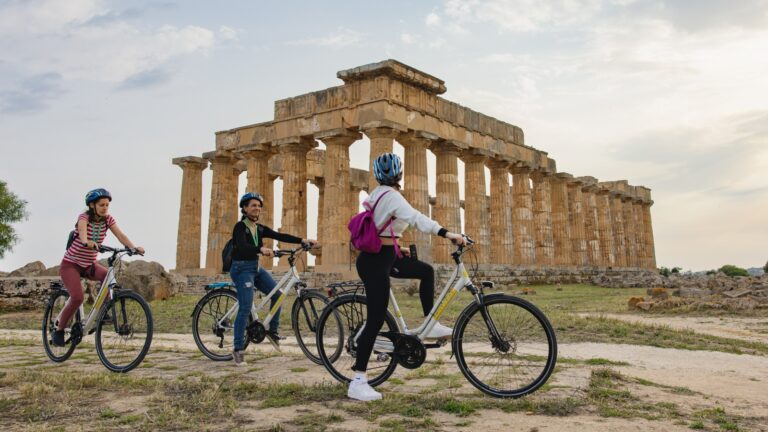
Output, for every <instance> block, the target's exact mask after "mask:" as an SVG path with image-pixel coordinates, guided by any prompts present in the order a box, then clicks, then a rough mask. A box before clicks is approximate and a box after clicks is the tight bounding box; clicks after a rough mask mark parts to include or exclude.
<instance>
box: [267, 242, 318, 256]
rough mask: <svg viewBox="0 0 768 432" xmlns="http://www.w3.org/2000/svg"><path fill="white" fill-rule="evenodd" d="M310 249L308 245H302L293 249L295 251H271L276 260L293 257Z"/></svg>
mask: <svg viewBox="0 0 768 432" xmlns="http://www.w3.org/2000/svg"><path fill="white" fill-rule="evenodd" d="M310 249H312V245H311V244H309V243H302V244H301V246H299V247H297V248H295V249H275V250H273V251H272V253H273V254H274V255H275V257H276V258H280V257H284V256H286V255H291V256H294V255H296V254H298V253H299V252H307V251H309V250H310Z"/></svg>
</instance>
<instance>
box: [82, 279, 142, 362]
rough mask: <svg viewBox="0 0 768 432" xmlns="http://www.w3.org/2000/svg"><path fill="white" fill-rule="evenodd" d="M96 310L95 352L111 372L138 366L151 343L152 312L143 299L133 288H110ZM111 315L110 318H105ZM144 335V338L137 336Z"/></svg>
mask: <svg viewBox="0 0 768 432" xmlns="http://www.w3.org/2000/svg"><path fill="white" fill-rule="evenodd" d="M113 292H114V298H113V299H111V300H109V301H108V302H107V303H106V305H105V306H104V307H103V308H102V310H101V311H100V313H99V321H98V323H97V324H96V353H97V354H98V355H99V360H101V363H102V364H103V365H104V367H106V368H107V369H109V370H110V371H112V372H119V373H125V372H128V371H130V370H132V369H134V368H135V367H136V366H138V365H139V364H140V363H141V362H142V360H144V357H145V356H146V355H147V352H149V347H150V345H151V344H152V332H153V321H152V312H151V311H150V309H149V305H148V304H147V302H146V301H145V300H144V298H143V297H142V296H141V295H139V294H138V293H135V292H133V291H116V290H115V291H113ZM107 318H111V321H107ZM142 335H143V336H144V339H143V341H142V340H140V339H139V338H140V337H141V336H142Z"/></svg>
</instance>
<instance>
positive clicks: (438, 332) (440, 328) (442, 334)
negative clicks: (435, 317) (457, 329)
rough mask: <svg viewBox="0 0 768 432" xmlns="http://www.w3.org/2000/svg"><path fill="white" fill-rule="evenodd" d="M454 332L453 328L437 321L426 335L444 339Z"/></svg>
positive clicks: (430, 337) (431, 337)
mask: <svg viewBox="0 0 768 432" xmlns="http://www.w3.org/2000/svg"><path fill="white" fill-rule="evenodd" d="M452 334H453V329H452V328H450V327H446V326H444V325H442V324H440V322H439V321H438V322H436V323H435V325H434V327H432V330H430V331H429V333H428V334H427V335H426V336H425V337H424V338H425V339H444V338H449V337H451V335H452Z"/></svg>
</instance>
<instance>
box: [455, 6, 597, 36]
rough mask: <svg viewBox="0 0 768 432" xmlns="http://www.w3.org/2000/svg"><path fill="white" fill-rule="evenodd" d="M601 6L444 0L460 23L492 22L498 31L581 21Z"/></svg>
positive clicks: (525, 29)
mask: <svg viewBox="0 0 768 432" xmlns="http://www.w3.org/2000/svg"><path fill="white" fill-rule="evenodd" d="M600 6H601V2H600V1H599V0H555V1H538V0H487V1H479V0H469V1H466V0H447V1H446V2H445V8H444V9H445V14H446V15H447V16H448V17H451V18H453V19H455V20H457V21H458V22H460V23H485V22H491V23H493V24H495V25H496V26H497V27H498V29H499V30H500V31H513V32H529V31H534V30H539V29H541V28H543V27H545V26H563V25H571V24H577V23H582V22H584V21H586V20H588V19H589V18H590V17H592V16H594V15H595V14H596V13H597V12H599V10H600Z"/></svg>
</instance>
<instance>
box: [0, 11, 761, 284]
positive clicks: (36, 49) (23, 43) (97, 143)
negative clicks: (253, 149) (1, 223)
mask: <svg viewBox="0 0 768 432" xmlns="http://www.w3.org/2000/svg"><path fill="white" fill-rule="evenodd" d="M766 53H768V0H752V1H748V0H732V1H727V2H726V1H715V0H688V1H686V0H676V1H672V0H666V1H665V0H556V1H539V0H536V1H534V0H487V1H479V0H467V1H458V0H445V1H436V0H412V1H401V0H391V1H388V2H341V1H323V2H311V1H290V0H286V1H281V2H274V1H234V0H233V1H223V2H215V3H213V2H209V1H202V0H200V1H194V0H192V1H183V2H182V1H176V2H174V1H130V2H117V1H101V0H67V1H58V0H24V1H16V0H0V179H1V180H3V181H5V182H6V183H7V184H8V188H9V189H10V190H11V191H13V192H14V193H16V194H17V195H18V196H19V197H21V198H22V199H24V200H26V201H27V202H28V206H27V208H28V213H29V214H28V218H27V219H26V220H25V221H22V222H20V223H17V224H15V225H14V227H15V228H16V230H17V233H18V235H19V237H20V239H21V240H20V242H19V243H18V244H16V245H15V247H14V248H13V250H12V251H11V252H9V253H6V255H5V257H4V258H3V259H0V271H6V272H7V271H11V270H13V269H15V268H17V267H20V266H22V265H24V264H26V263H28V262H30V261H35V260H41V261H43V262H44V263H45V264H46V265H47V266H52V265H56V264H58V263H59V262H60V260H61V257H62V255H63V252H64V245H65V236H66V234H67V233H68V231H69V230H70V229H71V227H73V226H74V223H75V222H76V220H77V215H78V214H79V213H80V212H81V211H82V210H83V209H84V206H83V197H84V195H85V193H86V192H87V191H88V190H90V189H93V188H96V187H105V188H107V189H109V190H110V191H111V192H112V194H113V196H114V197H115V199H114V201H113V202H112V206H111V210H110V211H111V214H112V215H113V216H114V217H115V218H116V220H117V222H118V224H119V226H120V227H121V228H122V230H123V231H124V232H125V233H126V234H128V236H129V237H130V238H131V239H132V240H133V241H134V243H136V244H137V245H141V246H144V247H145V248H146V250H147V256H146V257H145V259H148V260H152V261H157V262H160V263H161V264H163V265H164V266H165V267H166V268H173V267H174V265H175V252H176V237H177V230H178V212H179V199H180V190H181V169H179V168H178V167H176V166H174V165H172V164H171V159H172V158H174V157H178V156H187V155H200V154H201V153H203V152H206V151H210V150H212V149H213V148H214V133H215V132H216V131H220V130H226V129H230V128H234V127H238V126H243V125H248V124H253V123H258V122H263V121H269V120H272V119H273V113H274V111H273V109H274V105H273V103H274V101H275V100H278V99H282V98H286V97H291V96H296V95H300V94H303V93H307V92H311V91H316V90H321V89H325V88H328V87H333V86H337V85H341V84H342V83H341V81H340V80H338V79H337V78H336V72H337V71H339V70H343V69H348V68H351V67H355V66H360V65H364V64H368V63H373V62H378V61H381V60H385V59H388V58H392V59H396V60H399V61H401V62H404V63H406V64H408V65H411V66H413V67H415V68H417V69H420V70H422V71H424V72H427V73H429V74H431V75H434V76H436V77H438V78H440V79H443V80H444V81H445V83H446V86H447V88H448V91H447V92H446V93H445V94H444V95H442V96H443V97H444V98H446V99H448V100H451V101H453V102H457V103H459V104H461V105H464V106H467V107H470V108H472V109H474V110H476V111H479V112H482V113H484V114H487V115H490V116H493V117H496V118H498V119H500V120H502V121H506V122H508V123H512V124H514V125H517V126H520V127H521V128H522V129H523V131H524V132H525V140H526V144H527V145H530V146H533V147H535V148H537V149H539V150H543V151H546V152H548V153H549V156H550V157H551V158H554V159H555V160H556V161H557V166H558V170H559V171H565V172H568V173H571V174H574V175H576V176H582V175H591V176H594V177H597V178H598V179H600V180H601V181H602V180H606V181H607V180H618V179H627V180H628V181H629V182H630V184H634V185H644V186H647V187H649V188H651V189H652V196H653V200H654V202H655V204H654V205H653V207H652V219H653V229H654V236H655V241H656V257H657V264H658V265H659V266H667V267H674V266H678V267H681V268H683V269H684V270H694V271H695V270H705V269H711V268H717V267H720V266H722V265H723V264H735V265H738V266H741V267H754V266H763V265H764V264H765V263H766V260H768V247H767V246H766V245H768V224H767V223H766V219H767V217H768V78H766V77H768V55H767V54H766ZM396 152H402V148H401V147H399V146H396ZM367 162H368V152H367V146H366V143H365V142H362V141H361V142H358V143H356V144H355V145H354V146H353V147H352V148H351V164H352V166H353V167H355V168H361V169H366V165H367ZM429 164H430V166H429V169H430V171H431V172H432V173H434V158H433V157H430V158H429ZM461 170H462V167H461V166H460V172H463V171H461ZM432 179H433V180H432V182H434V175H433V176H432ZM244 187H245V174H243V176H242V178H241V186H240V192H241V193H242V192H244ZM281 187H282V185H281V182H280V181H277V184H276V194H278V196H279V193H280V190H281ZM431 190H432V194H434V183H433V184H431ZM461 190H462V194H463V186H462V187H461ZM308 195H309V197H308V198H309V200H310V206H309V211H308V212H309V221H308V222H309V235H310V236H315V235H316V230H315V229H316V227H315V225H316V218H317V209H316V205H315V204H313V201H314V200H316V198H317V189H316V188H315V187H314V186H310V187H309V192H308ZM209 196H210V172H206V173H205V175H204V196H203V202H204V211H203V224H204V225H203V226H204V231H205V229H206V227H207V220H208V218H207V209H208V201H209ZM462 196H463V195H462ZM272 204H273V209H274V211H275V215H276V221H275V227H279V215H280V209H281V206H280V203H279V202H275V203H272ZM106 243H107V244H112V243H115V244H116V243H117V241H116V240H115V239H114V237H108V239H107V241H106ZM203 244H205V240H203Z"/></svg>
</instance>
